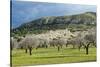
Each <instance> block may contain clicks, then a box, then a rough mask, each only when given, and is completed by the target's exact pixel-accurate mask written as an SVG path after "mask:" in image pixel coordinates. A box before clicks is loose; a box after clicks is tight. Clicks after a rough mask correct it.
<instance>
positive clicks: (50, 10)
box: [12, 1, 96, 28]
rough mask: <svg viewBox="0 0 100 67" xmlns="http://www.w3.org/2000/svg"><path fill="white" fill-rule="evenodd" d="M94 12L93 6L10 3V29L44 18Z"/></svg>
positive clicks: (94, 7)
mask: <svg viewBox="0 0 100 67" xmlns="http://www.w3.org/2000/svg"><path fill="white" fill-rule="evenodd" d="M84 12H96V6H95V5H79V4H62V3H45V2H25V1H12V27H13V28H15V27H18V26H20V25H21V24H22V23H26V22H29V21H32V20H35V19H38V18H41V17H45V16H63V15H73V14H79V13H84Z"/></svg>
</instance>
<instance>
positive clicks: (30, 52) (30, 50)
mask: <svg viewBox="0 0 100 67" xmlns="http://www.w3.org/2000/svg"><path fill="white" fill-rule="evenodd" d="M29 54H30V55H32V47H30V48H29Z"/></svg>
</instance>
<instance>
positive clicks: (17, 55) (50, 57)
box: [12, 48, 96, 66]
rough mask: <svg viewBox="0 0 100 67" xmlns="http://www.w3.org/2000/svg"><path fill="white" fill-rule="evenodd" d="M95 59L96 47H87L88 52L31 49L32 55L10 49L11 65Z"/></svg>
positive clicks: (67, 49) (68, 49)
mask: <svg viewBox="0 0 100 67" xmlns="http://www.w3.org/2000/svg"><path fill="white" fill-rule="evenodd" d="M89 61H96V48H89V54H88V55H86V54H85V49H83V48H82V49H81V50H80V51H79V50H78V49H71V48H62V49H61V50H60V51H59V52H58V51H57V48H39V49H38V50H36V49H33V51H32V55H31V56H30V55H29V53H27V54H26V53H25V50H20V49H17V50H16V49H14V50H13V51H12V66H24V65H40V64H61V63H76V62H89Z"/></svg>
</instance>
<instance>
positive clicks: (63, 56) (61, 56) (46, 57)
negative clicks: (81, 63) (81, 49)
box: [34, 55, 91, 59]
mask: <svg viewBox="0 0 100 67" xmlns="http://www.w3.org/2000/svg"><path fill="white" fill-rule="evenodd" d="M65 57H87V56H79V55H76V56H75V55H60V56H45V57H34V58H36V59H48V58H65ZM88 57H91V56H88Z"/></svg>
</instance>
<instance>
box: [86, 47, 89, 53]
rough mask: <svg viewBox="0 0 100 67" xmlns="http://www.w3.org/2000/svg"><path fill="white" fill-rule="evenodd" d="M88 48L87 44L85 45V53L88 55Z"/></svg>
mask: <svg viewBox="0 0 100 67" xmlns="http://www.w3.org/2000/svg"><path fill="white" fill-rule="evenodd" d="M88 48H89V47H88V46H87V47H86V54H87V55H88V52H89V51H88Z"/></svg>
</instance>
